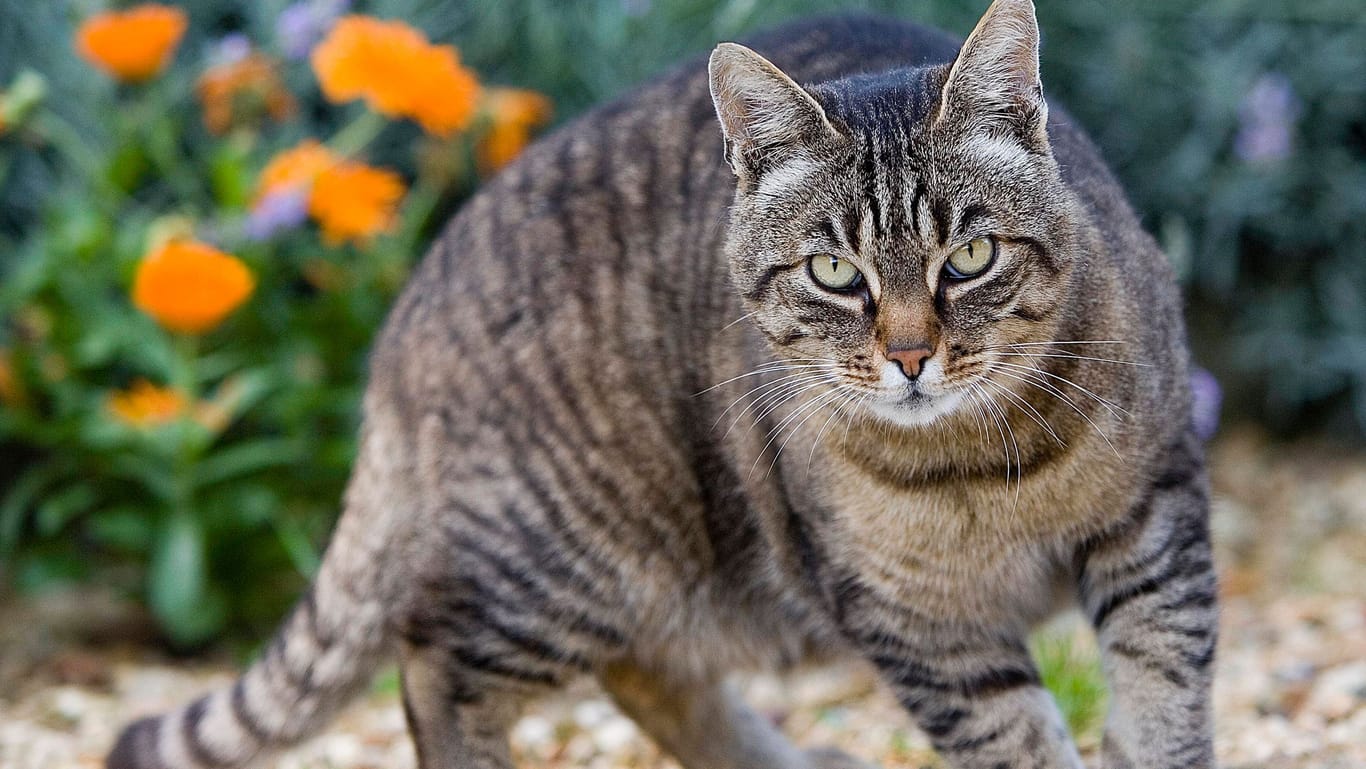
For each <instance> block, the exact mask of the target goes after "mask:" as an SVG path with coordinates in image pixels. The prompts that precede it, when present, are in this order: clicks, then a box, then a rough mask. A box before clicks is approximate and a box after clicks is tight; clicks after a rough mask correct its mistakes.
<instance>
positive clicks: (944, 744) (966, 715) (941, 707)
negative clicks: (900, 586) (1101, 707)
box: [865, 629, 1082, 769]
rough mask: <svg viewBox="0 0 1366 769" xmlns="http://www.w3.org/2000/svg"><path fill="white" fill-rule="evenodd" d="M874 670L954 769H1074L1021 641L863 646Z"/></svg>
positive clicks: (920, 638)
mask: <svg viewBox="0 0 1366 769" xmlns="http://www.w3.org/2000/svg"><path fill="white" fill-rule="evenodd" d="M865 640H866V643H865V649H866V650H867V651H868V653H869V656H870V659H871V660H872V662H873V664H874V665H875V666H876V667H877V668H878V669H879V671H880V672H881V673H882V675H883V677H884V679H885V680H886V681H887V682H888V683H889V684H890V685H891V687H892V690H893V691H894V692H895V694H896V696H897V698H898V699H899V700H900V701H901V703H902V704H903V705H904V706H905V707H906V709H907V710H909V711H910V713H911V715H912V716H913V717H914V718H915V720H916V722H917V723H918V724H919V725H920V727H921V728H922V729H923V730H924V731H925V732H926V733H927V734H928V735H929V736H930V740H931V741H932V742H933V744H934V747H935V750H937V751H938V752H939V754H940V755H941V756H942V757H943V758H944V759H945V761H947V762H948V763H949V765H950V766H952V767H954V769H1001V768H1002V767H1012V768H1014V767H1022V768H1023V767H1028V768H1029V769H1080V767H1081V766H1082V763H1081V759H1080V758H1079V757H1078V755H1077V750H1076V747H1075V746H1074V745H1073V743H1072V740H1071V738H1070V737H1069V736H1068V734H1067V729H1066V727H1065V726H1064V725H1063V720H1062V716H1061V714H1060V713H1059V712H1058V708H1057V705H1056V704H1055V703H1054V702H1053V698H1052V697H1051V696H1050V695H1049V694H1048V692H1047V691H1046V690H1045V689H1044V688H1043V685H1042V684H1041V683H1040V681H1039V674H1038V671H1037V670H1036V669H1035V667H1034V663H1033V661H1032V660H1031V659H1030V656H1029V651H1028V649H1027V648H1026V645H1025V643H1024V640H1023V639H1022V638H1018V637H1015V636H1013V635H1011V634H1001V635H999V636H998V635H995V634H993V633H990V632H982V631H976V632H972V633H968V632H966V631H964V632H962V633H955V632H953V631H948V630H944V629H940V630H938V631H936V632H935V633H933V634H930V635H925V634H920V633H917V634H914V635H913V636H912V635H908V637H906V638H890V637H888V636H886V635H879V636H878V637H875V638H867V639H865Z"/></svg>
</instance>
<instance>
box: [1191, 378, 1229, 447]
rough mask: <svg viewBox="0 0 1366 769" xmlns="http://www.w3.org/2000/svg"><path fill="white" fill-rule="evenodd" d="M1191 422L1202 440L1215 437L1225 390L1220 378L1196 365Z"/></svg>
mask: <svg viewBox="0 0 1366 769" xmlns="http://www.w3.org/2000/svg"><path fill="white" fill-rule="evenodd" d="M1190 376H1191V424H1192V426H1193V427H1194V428H1195V434H1196V435H1198V436H1199V437H1200V440H1202V441H1207V440H1209V439H1210V438H1213V437H1214V433H1215V432H1216V431H1218V429H1219V407H1220V405H1221V404H1222V403H1223V401H1224V392H1223V390H1222V389H1220V387H1219V380H1217V379H1215V378H1214V375H1213V374H1211V373H1209V372H1208V371H1206V370H1204V369H1202V368H1200V367H1199V366H1196V367H1195V368H1192V369H1191V375H1190Z"/></svg>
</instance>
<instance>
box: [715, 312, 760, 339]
mask: <svg viewBox="0 0 1366 769" xmlns="http://www.w3.org/2000/svg"><path fill="white" fill-rule="evenodd" d="M758 314H759V310H755V311H753V312H747V313H745V314H744V315H741V316H740V317H738V318H736V319H735V320H733V321H731V322H730V323H727V324H726V325H724V326H722V327H721V329H720V330H719V331H717V332H716V333H717V334H720V333H721V332H722V331H726V330H727V329H729V328H730V327H731V326H734V325H735V324H737V323H740V322H741V321H743V320H746V319H748V318H752V317H754V316H755V315H758Z"/></svg>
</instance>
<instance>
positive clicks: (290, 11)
mask: <svg viewBox="0 0 1366 769" xmlns="http://www.w3.org/2000/svg"><path fill="white" fill-rule="evenodd" d="M350 7H351V0H299V2H297V3H294V4H293V5H290V6H289V7H287V8H285V9H284V10H283V11H281V12H280V16H279V18H277V19H276V20H275V36H276V37H277V38H279V40H280V48H281V49H283V50H284V52H285V56H287V57H289V58H290V59H294V60H296V61H297V60H300V59H306V58H308V54H309V52H311V51H312V50H313V46H315V45H317V44H318V41H320V40H322V39H323V36H324V35H326V34H327V31H328V30H329V29H331V28H332V25H333V24H335V23H336V21H337V19H339V18H341V15H342V14H343V13H346V11H347V10H348V9H349V8H350Z"/></svg>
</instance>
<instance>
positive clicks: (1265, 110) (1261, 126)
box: [1233, 72, 1300, 163]
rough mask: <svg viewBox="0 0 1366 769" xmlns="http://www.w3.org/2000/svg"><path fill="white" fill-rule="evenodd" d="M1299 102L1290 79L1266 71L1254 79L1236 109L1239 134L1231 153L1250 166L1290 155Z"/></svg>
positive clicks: (1298, 112)
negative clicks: (1250, 164) (1240, 104)
mask: <svg viewBox="0 0 1366 769" xmlns="http://www.w3.org/2000/svg"><path fill="white" fill-rule="evenodd" d="M1299 117H1300V101H1299V98H1298V97H1296V96H1295V88H1294V86H1293V85H1291V84H1290V80H1289V78H1287V77H1286V76H1285V75H1282V74H1280V73H1279V72H1268V73H1266V74H1264V75H1262V76H1261V77H1259V78H1257V82H1255V83H1253V84H1252V89H1251V90H1250V91H1248V92H1247V95H1246V96H1244V97H1243V104H1242V106H1241V107H1240V108H1239V109H1238V135H1237V137H1235V138H1234V141H1233V150H1234V152H1236V153H1237V154H1238V157H1240V158H1242V159H1243V160H1245V161H1247V162H1249V163H1267V162H1272V161H1276V160H1282V159H1284V158H1286V157H1288V156H1289V155H1290V152H1291V144H1292V133H1293V131H1294V128H1295V121H1297V120H1299Z"/></svg>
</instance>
